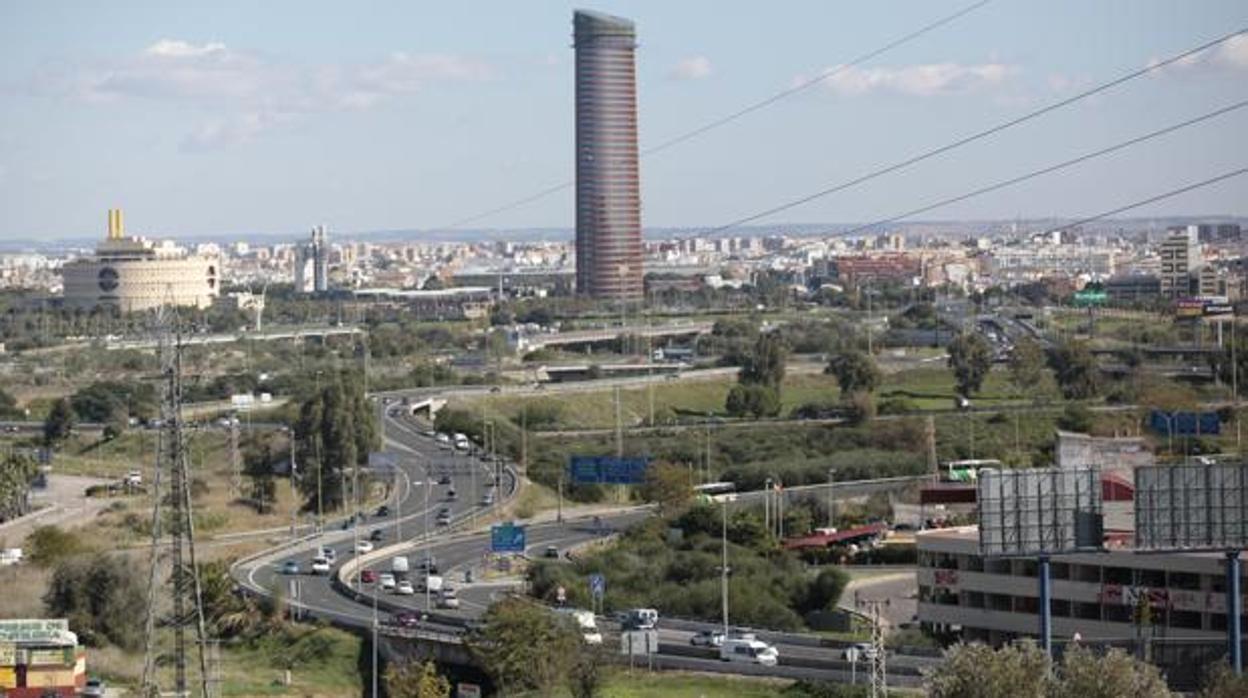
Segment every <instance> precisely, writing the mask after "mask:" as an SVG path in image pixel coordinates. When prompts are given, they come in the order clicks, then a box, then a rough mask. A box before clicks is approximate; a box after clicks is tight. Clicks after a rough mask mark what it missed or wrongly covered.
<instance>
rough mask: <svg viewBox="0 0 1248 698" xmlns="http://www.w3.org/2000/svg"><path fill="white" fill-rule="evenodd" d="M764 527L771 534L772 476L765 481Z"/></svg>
mask: <svg viewBox="0 0 1248 698" xmlns="http://www.w3.org/2000/svg"><path fill="white" fill-rule="evenodd" d="M763 528H764V529H766V530H767V533H768V534H769V535H770V534H771V478H767V479H766V480H764V481H763Z"/></svg>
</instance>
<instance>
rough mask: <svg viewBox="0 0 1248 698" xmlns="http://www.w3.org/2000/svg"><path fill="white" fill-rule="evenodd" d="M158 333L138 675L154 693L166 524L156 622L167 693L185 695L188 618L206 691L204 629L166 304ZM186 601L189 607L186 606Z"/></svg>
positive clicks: (177, 344) (176, 355)
mask: <svg viewBox="0 0 1248 698" xmlns="http://www.w3.org/2000/svg"><path fill="white" fill-rule="evenodd" d="M156 330H157V332H158V334H159V350H158V356H159V360H160V380H161V382H162V384H163V387H164V395H163V399H162V400H161V409H160V417H161V420H162V424H161V428H160V431H159V433H158V439H159V447H158V449H157V457H156V475H155V477H154V478H153V500H154V503H153V506H152V519H153V522H152V523H153V525H152V561H151V567H150V570H149V572H150V576H149V579H148V585H149V586H148V611H147V618H146V628H145V630H146V636H145V640H144V658H143V680H142V692H143V694H144V695H149V696H150V695H156V694H158V693H159V692H160V691H159V687H158V686H157V682H156V677H155V671H154V668H155V666H156V655H157V641H156V616H157V614H158V613H159V611H158V610H157V608H156V606H157V603H156V602H157V598H158V596H159V589H160V586H161V585H160V584H159V580H158V576H159V570H160V567H161V564H160V556H159V552H160V549H161V544H162V534H163V531H162V529H163V528H164V523H165V522H167V523H168V539H167V545H168V554H169V567H170V589H169V590H170V593H171V594H172V599H171V600H172V612H171V613H170V614H169V616H168V617H166V618H165V619H164V621H163V622H162V625H165V626H168V627H169V628H170V629H172V631H173V667H174V686H173V693H174V695H177V696H187V695H190V693H189V691H188V684H187V672H186V660H187V657H186V655H187V648H186V628H187V626H188V625H189V624H191V623H194V625H195V633H196V640H197V647H198V651H199V676H200V694H201V695H203V696H205V697H207V696H208V695H209V684H210V680H211V676H210V674H209V671H208V663H207V657H206V654H205V650H206V641H207V633H206V630H205V627H204V608H203V590H202V588H201V586H200V580H199V565H198V561H197V560H196V557H195V524H194V516H193V511H192V508H191V492H190V490H191V476H190V465H189V462H188V457H187V448H186V437H185V433H184V428H185V424H184V422H183V415H182V336H181V331H180V329H179V327H178V320H177V315H176V313H174V312H173V311H172V310H170V309H169V308H162V309H161V310H160V311H158V313H157V316H156ZM166 470H167V471H168V473H167V475H168V487H167V490H165V489H162V486H161V483H162V479H163V478H162V473H164V471H166ZM166 499H167V500H168V503H169V507H170V510H171V511H170V512H169V515H168V517H165V516H163V512H162V502H163V501H164V500H166ZM188 602H189V608H188Z"/></svg>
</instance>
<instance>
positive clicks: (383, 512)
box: [377, 504, 390, 516]
mask: <svg viewBox="0 0 1248 698" xmlns="http://www.w3.org/2000/svg"><path fill="white" fill-rule="evenodd" d="M389 515H390V507H388V506H386V505H385V504H382V505H381V506H379V507H377V516H389Z"/></svg>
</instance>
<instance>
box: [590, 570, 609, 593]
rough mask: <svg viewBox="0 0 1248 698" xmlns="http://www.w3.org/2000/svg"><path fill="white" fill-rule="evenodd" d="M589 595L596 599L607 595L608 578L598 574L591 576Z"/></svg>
mask: <svg viewBox="0 0 1248 698" xmlns="http://www.w3.org/2000/svg"><path fill="white" fill-rule="evenodd" d="M589 593H590V595H591V596H593V597H594V598H597V599H601V598H602V595H603V594H605V593H607V578H606V577H604V576H602V575H601V574H598V573H597V572H595V573H594V574H591V575H589Z"/></svg>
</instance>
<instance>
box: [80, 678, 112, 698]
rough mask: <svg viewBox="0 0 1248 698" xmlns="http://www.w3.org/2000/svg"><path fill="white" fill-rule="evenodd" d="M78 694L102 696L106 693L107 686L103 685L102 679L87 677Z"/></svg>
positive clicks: (86, 697) (97, 697)
mask: <svg viewBox="0 0 1248 698" xmlns="http://www.w3.org/2000/svg"><path fill="white" fill-rule="evenodd" d="M79 695H81V696H83V698H104V696H106V695H108V688H107V687H106V686H105V685H104V681H103V680H102V679H87V683H86V684H84V685H83V687H82V693H80V694H79Z"/></svg>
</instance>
